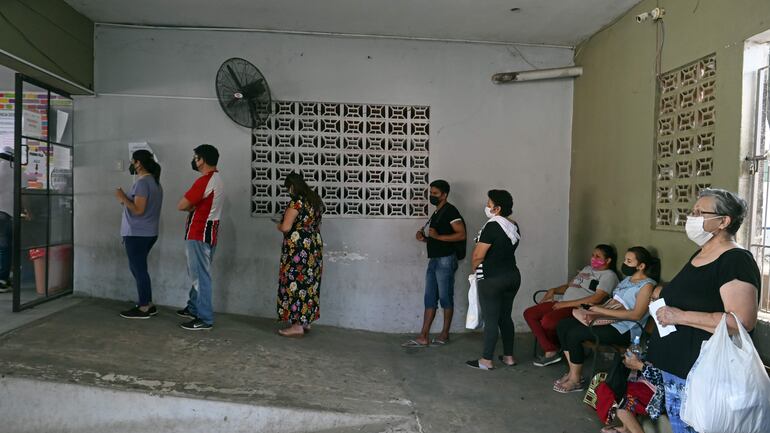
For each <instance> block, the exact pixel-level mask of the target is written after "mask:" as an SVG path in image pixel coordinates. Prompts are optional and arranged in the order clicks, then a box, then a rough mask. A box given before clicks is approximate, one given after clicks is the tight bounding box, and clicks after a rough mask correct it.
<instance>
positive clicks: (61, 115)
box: [56, 110, 70, 143]
mask: <svg viewBox="0 0 770 433" xmlns="http://www.w3.org/2000/svg"><path fill="white" fill-rule="evenodd" d="M69 117H70V115H69V113H67V112H66V111H62V110H56V142H57V143H61V142H62V141H61V140H62V138H64V131H65V130H66V129H67V120H69Z"/></svg>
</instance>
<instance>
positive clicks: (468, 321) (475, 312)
mask: <svg viewBox="0 0 770 433" xmlns="http://www.w3.org/2000/svg"><path fill="white" fill-rule="evenodd" d="M468 282H469V283H470V288H469V289H468V315H466V316H465V327H466V328H468V329H478V328H479V327H480V326H481V305H480V304H479V292H478V291H477V289H476V274H471V275H468Z"/></svg>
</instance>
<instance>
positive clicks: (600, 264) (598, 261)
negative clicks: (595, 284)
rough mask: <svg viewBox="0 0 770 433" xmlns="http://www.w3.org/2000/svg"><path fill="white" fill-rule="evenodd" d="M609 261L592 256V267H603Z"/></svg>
mask: <svg viewBox="0 0 770 433" xmlns="http://www.w3.org/2000/svg"><path fill="white" fill-rule="evenodd" d="M606 264H607V262H606V261H605V260H602V259H597V258H596V257H591V267H592V268H594V269H600V268H603V267H604V265H606Z"/></svg>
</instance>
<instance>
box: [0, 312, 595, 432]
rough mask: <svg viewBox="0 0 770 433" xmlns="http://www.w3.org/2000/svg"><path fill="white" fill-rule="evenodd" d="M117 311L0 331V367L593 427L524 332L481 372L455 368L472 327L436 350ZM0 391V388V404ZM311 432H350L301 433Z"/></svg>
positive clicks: (449, 427) (14, 373)
mask: <svg viewBox="0 0 770 433" xmlns="http://www.w3.org/2000/svg"><path fill="white" fill-rule="evenodd" d="M125 307H127V305H126V304H125V303H120V302H114V301H105V300H94V299H86V300H82V301H81V302H79V303H77V304H76V305H74V306H71V307H69V308H67V309H65V310H63V311H59V312H57V313H54V314H52V315H50V316H48V317H46V318H44V319H40V320H37V321H35V322H33V323H30V324H27V325H25V326H23V327H21V328H18V329H16V330H14V331H11V332H8V333H6V334H4V335H2V336H0V374H2V375H4V376H5V377H6V378H14V379H19V380H26V379H36V380H42V381H51V382H60V383H61V382H66V383H69V384H73V383H74V384H80V385H87V386H96V387H103V388H105V387H106V388H109V389H112V390H121V391H124V390H127V391H139V392H143V393H151V394H153V395H160V396H164V395H166V396H175V397H192V398H195V399H205V400H216V401H219V402H232V403H239V404H248V405H257V406H264V407H273V408H280V409H281V410H285V409H290V410H292V412H293V413H301V412H303V411H312V412H314V413H336V414H344V415H356V416H358V415H367V416H372V417H373V418H372V419H375V418H376V419H379V420H381V421H382V420H386V421H382V423H381V424H382V426H386V427H382V428H379V429H375V430H376V431H393V432H395V431H400V432H407V431H415V432H484V433H494V432H511V431H515V432H520V433H528V432H533V433H534V432H537V433H542V432H549V433H559V432H570V433H581V432H592V433H595V432H597V431H598V430H599V428H600V424H599V422H598V419H597V417H596V414H595V412H593V411H592V410H590V408H588V407H587V406H586V405H584V404H583V403H582V402H581V400H582V397H583V395H582V393H574V394H568V395H562V394H558V393H555V392H554V391H552V390H551V382H552V380H553V379H554V378H555V377H557V376H559V375H560V374H561V373H562V372H563V369H564V366H563V365H555V366H551V367H546V368H537V367H533V366H532V365H531V361H532V341H531V336H530V335H529V334H523V335H521V336H518V338H517V343H516V355H517V357H518V360H519V365H518V366H516V367H506V368H498V369H497V370H495V371H490V372H486V371H479V370H474V369H471V368H468V367H467V366H465V364H464V362H465V361H466V360H468V359H474V358H476V357H478V355H479V353H480V350H481V338H480V335H479V334H461V335H455V336H453V339H452V342H451V343H450V344H448V345H446V346H444V347H431V348H425V349H402V348H401V347H399V344H400V343H401V342H402V341H404V339H405V338H406V337H405V336H403V335H392V334H379V333H371V332H363V331H351V330H346V329H339V328H333V327H323V326H318V327H316V328H314V329H313V332H312V333H311V334H309V335H308V336H306V337H305V338H303V339H286V338H283V337H279V336H277V335H276V334H275V333H274V330H275V329H276V328H277V327H278V324H277V323H276V322H274V321H271V320H266V319H256V318H253V317H246V316H236V315H225V314H220V315H218V316H217V318H216V319H217V322H216V325H215V328H214V329H213V330H212V331H209V332H204V331H200V332H190V331H184V330H182V329H180V328H179V327H178V326H177V325H178V323H180V322H181V321H182V319H180V318H178V317H176V315H174V314H173V311H172V310H170V309H162V310H161V312H160V314H159V315H158V316H156V317H154V318H152V319H150V320H126V319H122V318H120V317H119V316H118V311H120V310H121V309H123V308H125ZM415 325H417V324H415ZM0 390H2V388H0ZM7 398H8V396H3V395H0V402H2V400H3V399H7ZM44 414H45V411H43V412H41V413H40V415H43V416H44ZM388 420H389V421H388ZM396 425H398V426H397V427H396ZM320 430H323V431H329V432H331V431H350V430H348V429H331V430H330V429H320V426H319V428H313V427H310V426H309V427H308V429H307V431H320ZM360 430H361V431H374V430H371V429H369V428H368V429H363V427H361V429H360ZM222 431H226V430H222ZM265 431H270V430H269V429H268V430H265ZM357 431H358V430H357Z"/></svg>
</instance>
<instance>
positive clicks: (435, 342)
mask: <svg viewBox="0 0 770 433" xmlns="http://www.w3.org/2000/svg"><path fill="white" fill-rule="evenodd" d="M447 343H449V339H448V338H447V339H446V340H439V339H438V338H434V339H432V340H430V344H433V345H436V346H444V345H446V344H447Z"/></svg>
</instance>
